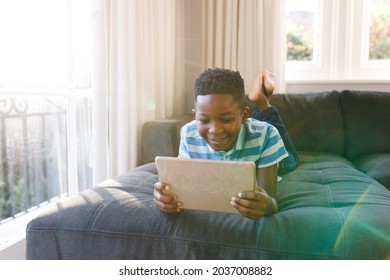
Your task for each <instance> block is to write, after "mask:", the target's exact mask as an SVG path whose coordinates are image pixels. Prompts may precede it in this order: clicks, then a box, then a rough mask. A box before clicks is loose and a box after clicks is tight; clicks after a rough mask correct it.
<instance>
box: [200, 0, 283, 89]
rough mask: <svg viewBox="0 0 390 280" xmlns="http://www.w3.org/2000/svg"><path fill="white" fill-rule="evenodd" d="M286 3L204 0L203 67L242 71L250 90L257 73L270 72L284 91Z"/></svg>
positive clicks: (257, 0) (281, 1) (254, 0)
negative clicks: (268, 70) (265, 70)
mask: <svg viewBox="0 0 390 280" xmlns="http://www.w3.org/2000/svg"><path fill="white" fill-rule="evenodd" d="M284 1H285V0H245V1H238V0H215V1H208V0H203V19H202V22H203V68H207V67H222V68H230V69H235V70H238V71H240V73H241V75H242V77H243V78H244V80H245V85H246V90H247V91H248V90H249V86H250V84H251V80H252V77H253V75H254V74H255V73H256V72H259V71H260V70H262V69H270V70H272V71H274V72H275V75H276V91H277V92H284V90H285V79H284V67H285V66H284V64H285V58H286V47H285V46H286V44H285V40H286V39H285V31H284V17H285V15H284V13H285V12H284Z"/></svg>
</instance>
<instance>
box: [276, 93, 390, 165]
mask: <svg viewBox="0 0 390 280" xmlns="http://www.w3.org/2000/svg"><path fill="white" fill-rule="evenodd" d="M271 103H272V104H273V105H274V106H275V107H276V108H277V109H278V111H279V113H280V115H281V117H282V119H283V121H284V123H285V125H286V127H287V130H288V131H289V133H290V136H291V138H292V140H293V142H294V144H295V146H296V148H297V150H298V151H309V152H330V153H335V154H338V155H342V156H346V157H347V158H349V159H355V158H356V157H358V156H360V155H364V154H370V153H384V152H390V92H372V91H351V90H345V91H341V92H338V91H328V92H317V93H304V94H275V95H273V97H272V100H271Z"/></svg>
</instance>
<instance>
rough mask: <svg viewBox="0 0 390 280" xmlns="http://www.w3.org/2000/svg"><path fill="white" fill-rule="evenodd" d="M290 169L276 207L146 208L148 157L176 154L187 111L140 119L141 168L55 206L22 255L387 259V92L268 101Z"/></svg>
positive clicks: (151, 172) (33, 225)
mask: <svg viewBox="0 0 390 280" xmlns="http://www.w3.org/2000/svg"><path fill="white" fill-rule="evenodd" d="M272 103H273V104H274V105H275V107H276V108H277V109H278V110H279V112H280V114H281V116H282V118H283V119H284V121H285V125H286V127H287V129H288V131H289V133H290V135H291V137H292V139H293V142H294V143H295V145H296V148H297V150H298V154H299V159H300V161H299V164H298V167H297V169H296V170H294V171H292V172H290V173H288V174H286V175H283V177H282V180H281V181H280V182H279V183H278V188H277V195H276V198H277V200H278V202H279V212H278V213H276V214H274V215H270V216H267V217H263V218H262V219H260V220H258V221H253V220H250V219H247V218H244V217H242V216H241V215H239V214H225V213H215V212H204V211H191V210H182V211H181V213H178V214H165V213H163V212H160V211H159V210H157V209H156V208H155V206H154V202H153V185H154V183H155V182H157V181H158V175H157V172H156V167H155V164H154V158H155V156H157V155H165V156H176V155H177V151H178V145H179V129H180V127H181V126H182V125H183V124H184V123H185V122H187V121H188V120H190V119H191V116H190V115H188V116H187V115H186V116H181V117H179V118H176V119H169V120H158V121H153V122H149V123H146V124H145V126H144V131H143V151H142V154H143V164H142V165H141V166H139V167H137V168H135V169H133V170H130V171H128V172H127V173H125V174H122V175H120V176H117V177H115V178H110V179H109V180H107V181H105V182H102V184H100V185H99V186H94V187H92V188H90V189H88V190H86V191H83V192H81V193H80V194H77V195H75V196H72V197H68V198H64V199H62V200H60V201H59V202H57V203H56V204H55V205H53V206H52V207H51V209H49V210H47V211H46V212H45V213H43V214H42V215H40V216H39V217H37V218H35V219H34V220H32V221H31V222H30V223H29V225H28V227H27V235H26V258H27V259H305V260H307V259H326V260H330V259H390V191H389V189H390V110H389V108H390V93H388V92H369V91H351V90H344V91H328V92H314V93H304V94H303V93H302V94H275V95H274V96H273V98H272Z"/></svg>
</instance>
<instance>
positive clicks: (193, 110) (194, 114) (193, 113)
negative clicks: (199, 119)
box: [192, 109, 196, 119]
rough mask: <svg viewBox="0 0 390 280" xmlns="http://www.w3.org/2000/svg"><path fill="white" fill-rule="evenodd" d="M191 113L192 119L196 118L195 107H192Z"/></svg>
mask: <svg viewBox="0 0 390 280" xmlns="http://www.w3.org/2000/svg"><path fill="white" fill-rule="evenodd" d="M192 115H193V116H194V119H196V111H195V109H192Z"/></svg>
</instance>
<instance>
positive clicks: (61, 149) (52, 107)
mask: <svg viewBox="0 0 390 280" xmlns="http://www.w3.org/2000/svg"><path fill="white" fill-rule="evenodd" d="M66 121H67V110H66V97H63V96H54V97H53V96H49V97H45V96H33V97H31V96H17V97H15V96H0V159H1V161H0V223H2V222H4V221H6V220H9V219H13V218H15V217H16V216H17V215H19V214H21V213H26V212H28V211H29V209H30V208H32V207H36V206H39V205H40V204H42V203H44V202H46V201H50V200H51V199H52V198H54V197H58V196H60V195H61V194H64V193H66V192H67V185H68V183H67V178H68V176H67V173H68V170H67V169H68V167H67V123H66Z"/></svg>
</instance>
